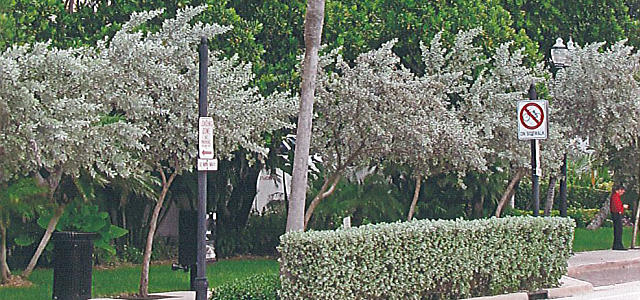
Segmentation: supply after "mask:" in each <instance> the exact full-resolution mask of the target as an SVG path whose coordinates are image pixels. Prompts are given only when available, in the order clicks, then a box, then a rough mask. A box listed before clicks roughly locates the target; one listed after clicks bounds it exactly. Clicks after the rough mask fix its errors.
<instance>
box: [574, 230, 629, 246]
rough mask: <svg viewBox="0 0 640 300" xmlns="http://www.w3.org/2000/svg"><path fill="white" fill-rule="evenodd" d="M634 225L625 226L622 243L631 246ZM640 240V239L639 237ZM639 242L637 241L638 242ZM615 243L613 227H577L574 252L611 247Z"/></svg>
mask: <svg viewBox="0 0 640 300" xmlns="http://www.w3.org/2000/svg"><path fill="white" fill-rule="evenodd" d="M632 235H633V228H632V227H624V229H623V234H622V243H623V244H624V246H625V247H627V248H628V247H630V246H631V236H632ZM638 241H640V239H638ZM636 243H637V242H636ZM612 245H613V227H601V228H598V229H597V230H589V229H585V228H576V231H575V235H574V237H573V252H581V251H592V250H605V249H611V246H612Z"/></svg>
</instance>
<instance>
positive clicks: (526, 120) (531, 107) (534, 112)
mask: <svg viewBox="0 0 640 300" xmlns="http://www.w3.org/2000/svg"><path fill="white" fill-rule="evenodd" d="M547 107H548V102H547V101H546V100H526V101H518V139H519V140H546V139H547V136H548V130H547V129H548V123H549V111H548V109H547Z"/></svg>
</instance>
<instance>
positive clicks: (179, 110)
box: [99, 6, 295, 296]
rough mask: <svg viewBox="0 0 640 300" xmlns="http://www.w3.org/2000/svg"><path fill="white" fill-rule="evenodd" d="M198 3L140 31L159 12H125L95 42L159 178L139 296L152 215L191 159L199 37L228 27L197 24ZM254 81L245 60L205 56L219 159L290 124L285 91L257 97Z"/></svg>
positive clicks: (290, 103) (114, 94)
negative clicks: (107, 37) (106, 38)
mask: <svg viewBox="0 0 640 300" xmlns="http://www.w3.org/2000/svg"><path fill="white" fill-rule="evenodd" d="M204 9H205V7H204V6H200V7H196V8H191V7H189V8H186V9H183V10H180V11H179V12H178V13H177V15H176V17H175V18H174V19H169V20H165V21H164V22H163V25H162V29H161V30H160V31H158V32H156V33H149V34H145V33H142V32H140V31H136V30H135V28H136V27H137V26H139V25H141V24H143V23H144V22H146V21H148V20H150V19H152V18H154V17H156V16H158V15H159V14H160V13H161V11H151V12H144V13H137V14H133V15H132V16H131V20H130V21H129V22H128V23H126V24H125V25H124V26H123V28H122V30H120V31H119V32H118V33H116V35H115V36H114V38H113V39H112V40H111V41H110V42H109V43H103V44H101V48H100V49H99V52H100V55H101V57H102V58H103V59H104V60H106V61H109V62H110V65H111V68H113V69H114V70H117V72H118V73H120V74H122V77H118V78H114V80H115V82H113V84H114V85H115V88H114V89H113V90H112V91H111V93H110V94H109V97H110V100H109V101H112V102H113V103H116V104H117V105H118V106H119V108H120V109H121V110H122V111H123V112H124V113H125V116H126V118H127V119H128V120H131V121H132V122H135V123H138V124H143V125H144V126H145V127H146V129H147V130H148V132H149V134H148V135H146V136H145V137H144V138H143V139H142V142H143V144H144V145H145V149H146V151H145V152H144V153H141V154H140V155H141V159H140V160H141V163H142V165H143V166H144V168H145V169H146V170H148V171H150V172H153V174H158V176H159V177H160V179H161V183H162V189H161V191H160V193H159V194H158V195H157V200H156V202H155V205H154V209H153V213H152V215H151V221H150V228H149V232H148V235H147V240H146V246H145V249H144V255H143V265H142V272H141V276H140V290H139V294H140V295H141V296H146V295H147V294H148V284H149V262H150V259H151V252H152V245H153V239H154V235H155V230H156V226H157V221H158V216H159V213H160V210H161V209H162V206H163V203H164V200H165V198H166V196H167V193H168V191H169V188H170V187H171V184H172V183H173V181H174V179H175V178H176V176H177V175H179V174H181V173H183V172H188V171H191V170H193V167H194V165H195V163H196V158H197V152H198V151H197V146H198V140H197V138H198V137H197V127H198V125H197V124H198V107H197V100H198V99H197V91H198V53H197V51H196V48H197V45H198V43H199V41H200V37H202V36H205V37H207V38H213V37H214V36H216V35H218V34H222V33H224V32H225V31H226V30H227V29H228V28H225V27H221V26H218V25H216V24H212V25H208V24H201V23H195V24H191V23H190V21H191V19H192V18H193V17H194V16H196V15H197V14H199V13H201V12H202V11H203V10H204ZM253 79H254V75H253V73H252V71H251V64H248V63H243V62H240V61H239V60H238V58H237V57H235V56H234V57H232V58H222V57H221V55H220V53H218V52H216V51H213V52H212V53H211V54H210V55H209V74H208V80H209V91H208V100H209V114H210V115H211V116H212V117H213V118H214V123H215V125H214V146H215V152H216V156H217V157H219V158H222V159H225V158H227V157H228V155H230V154H231V152H233V151H235V150H237V149H239V148H240V147H242V148H245V149H248V150H251V151H254V152H259V153H265V152H266V149H265V148H264V147H262V146H261V144H262V142H263V139H262V137H261V134H262V133H264V132H267V131H271V130H274V129H279V128H283V127H289V126H291V124H290V123H289V117H290V116H292V115H293V114H294V112H295V106H294V105H295V101H294V99H293V98H292V97H290V96H288V95H287V94H282V93H274V94H272V95H270V96H269V97H263V96H262V95H261V94H260V93H259V91H258V89H257V88H255V87H252V86H251V85H250V84H251V82H252V80H253Z"/></svg>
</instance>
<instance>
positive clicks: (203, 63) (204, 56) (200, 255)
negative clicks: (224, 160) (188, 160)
mask: <svg viewBox="0 0 640 300" xmlns="http://www.w3.org/2000/svg"><path fill="white" fill-rule="evenodd" d="M198 52H199V54H200V76H199V89H198V113H199V116H200V117H206V116H207V105H208V104H207V85H208V84H207V74H208V71H207V67H208V65H209V49H208V46H207V38H205V37H202V39H201V41H200V48H199V51H198ZM206 214H207V171H198V236H197V239H196V240H197V243H198V252H197V255H196V278H195V282H194V283H193V284H192V286H194V287H195V290H196V300H207V289H208V288H209V282H208V281H207V276H206V274H207V273H206V268H207V265H206V260H205V254H206V246H205V240H206V234H207V225H206V222H207V215H206Z"/></svg>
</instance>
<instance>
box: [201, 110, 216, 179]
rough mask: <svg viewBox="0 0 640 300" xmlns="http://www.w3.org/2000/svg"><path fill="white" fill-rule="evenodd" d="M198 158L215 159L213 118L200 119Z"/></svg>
mask: <svg viewBox="0 0 640 300" xmlns="http://www.w3.org/2000/svg"><path fill="white" fill-rule="evenodd" d="M198 157H199V158H201V159H212V158H213V118H212V117H200V121H199V124H198ZM198 166H200V163H198ZM198 169H199V168H198Z"/></svg>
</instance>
